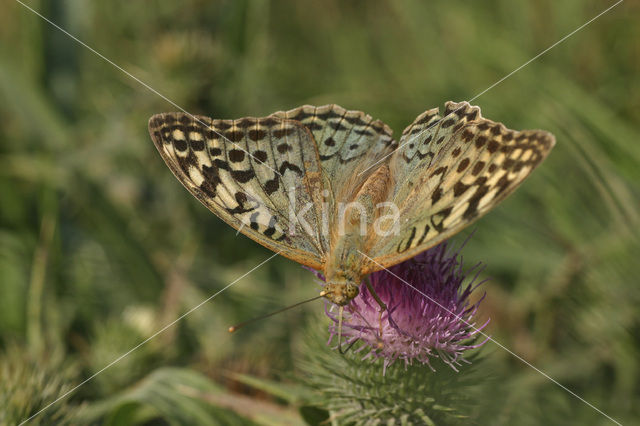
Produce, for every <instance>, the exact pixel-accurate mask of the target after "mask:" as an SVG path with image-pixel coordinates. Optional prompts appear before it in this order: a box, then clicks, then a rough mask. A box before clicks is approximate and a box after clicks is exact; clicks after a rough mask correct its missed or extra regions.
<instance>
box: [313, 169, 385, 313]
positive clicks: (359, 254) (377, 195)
mask: <svg viewBox="0 0 640 426" xmlns="http://www.w3.org/2000/svg"><path fill="white" fill-rule="evenodd" d="M389 188H390V176H389V168H388V167H387V166H386V164H383V165H382V166H380V167H379V168H378V169H377V170H375V171H374V172H372V173H370V174H369V176H368V177H366V179H364V183H362V184H361V185H358V186H357V188H356V189H355V190H354V191H353V193H352V194H351V195H350V196H349V197H348V198H347V199H349V200H352V201H351V202H350V203H347V204H346V205H344V204H343V205H339V206H337V212H336V214H335V217H336V218H337V220H336V222H334V223H333V227H332V236H331V250H330V251H329V256H328V262H327V264H326V266H325V276H326V278H327V285H325V288H324V293H326V295H325V297H326V298H327V299H329V300H330V301H331V302H333V303H335V304H337V305H340V306H343V305H347V304H348V303H349V302H350V301H351V299H353V298H355V297H356V296H357V295H358V293H359V290H358V288H359V286H360V284H361V283H362V280H363V278H364V276H365V275H366V273H367V272H368V271H367V270H368V268H367V265H368V263H369V262H368V259H367V257H366V256H365V254H366V253H367V252H368V246H369V244H370V242H371V241H372V238H373V237H374V236H375V235H376V230H375V229H374V223H375V221H376V220H377V219H378V216H379V211H378V210H377V209H376V206H377V205H378V204H379V203H381V202H383V201H385V200H386V199H387V196H388V191H389Z"/></svg>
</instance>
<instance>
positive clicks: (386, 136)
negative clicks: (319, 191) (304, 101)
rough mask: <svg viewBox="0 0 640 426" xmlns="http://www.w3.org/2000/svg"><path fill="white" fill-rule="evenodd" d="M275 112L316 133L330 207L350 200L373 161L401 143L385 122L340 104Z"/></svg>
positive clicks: (333, 209) (370, 170)
mask: <svg viewBox="0 0 640 426" xmlns="http://www.w3.org/2000/svg"><path fill="white" fill-rule="evenodd" d="M274 115H276V116H279V117H282V118H285V119H289V120H296V121H298V122H300V123H302V124H303V125H304V126H306V127H307V128H308V129H309V131H310V132H311V133H312V135H313V138H314V140H315V141H316V143H317V146H318V154H319V158H320V162H321V165H322V173H323V176H324V184H325V187H326V188H327V189H328V190H329V195H330V197H331V199H330V200H329V201H330V205H329V206H328V210H329V211H331V212H335V203H336V200H337V201H348V200H350V196H351V195H352V194H353V192H354V191H355V190H356V188H358V187H359V186H360V185H361V184H362V183H363V182H364V181H365V180H366V178H367V177H368V176H369V175H370V174H371V173H372V172H373V171H374V170H375V168H370V166H371V165H372V164H375V163H376V162H378V161H379V160H380V159H381V158H384V157H385V156H387V155H389V154H390V153H391V152H393V150H394V149H395V148H397V146H398V143H397V142H396V141H395V140H393V138H392V130H391V129H390V128H389V126H387V125H386V124H384V123H383V122H382V121H379V120H374V119H373V118H371V116H369V115H368V114H365V113H364V112H361V111H349V110H346V109H344V108H342V107H340V106H338V105H324V106H320V107H315V106H311V105H304V106H301V107H298V108H295V109H292V110H290V111H286V112H277V113H275V114H274Z"/></svg>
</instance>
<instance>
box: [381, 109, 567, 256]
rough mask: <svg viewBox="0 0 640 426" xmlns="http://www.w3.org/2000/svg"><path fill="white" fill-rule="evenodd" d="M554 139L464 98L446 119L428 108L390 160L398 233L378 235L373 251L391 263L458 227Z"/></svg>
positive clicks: (498, 196)
mask: <svg viewBox="0 0 640 426" xmlns="http://www.w3.org/2000/svg"><path fill="white" fill-rule="evenodd" d="M416 129H419V130H416ZM554 144H555V139H554V137H553V135H552V134H550V133H548V132H545V131H542V130H525V131H521V132H518V131H514V130H509V129H507V128H506V127H505V126H504V125H503V124H501V123H495V122H493V121H491V120H487V119H484V118H482V116H481V114H480V110H479V108H477V107H472V106H471V105H469V104H468V103H466V102H462V103H457V104H456V103H453V102H448V103H447V104H446V109H445V116H444V117H440V116H438V115H437V111H436V110H430V111H427V112H426V113H425V114H423V115H421V116H419V117H418V118H417V119H416V121H415V122H414V123H413V124H412V125H411V126H409V127H408V128H407V129H406V130H405V132H404V133H403V136H402V138H401V140H400V147H401V148H400V149H399V150H397V151H396V152H395V153H394V154H393V156H392V158H391V160H390V167H391V170H392V176H393V177H394V182H395V185H396V186H395V188H394V191H393V195H392V197H391V199H392V201H393V202H394V203H395V204H396V205H397V206H398V207H399V209H400V223H401V226H400V227H399V228H400V232H399V234H398V235H392V236H389V237H384V238H381V239H380V240H378V241H377V242H376V244H375V246H374V247H372V248H371V249H370V253H371V254H372V257H374V259H375V261H376V262H377V263H378V264H379V265H382V266H384V267H388V266H391V265H394V264H396V263H399V262H401V261H403V260H405V259H408V258H410V257H413V256H415V255H416V254H417V253H419V252H421V251H423V250H426V249H428V248H429V247H431V246H433V245H435V244H437V243H439V242H441V241H443V240H445V239H447V238H449V237H450V236H452V235H454V234H455V233H457V232H459V231H460V230H461V229H463V228H464V227H465V226H467V225H469V224H470V223H472V222H473V221H474V220H476V219H478V218H479V217H481V216H483V215H484V214H485V213H487V212H488V211H489V210H491V209H492V208H493V207H495V206H496V205H497V204H498V203H500V202H501V201H502V200H503V199H504V198H505V197H507V195H509V194H510V193H511V192H513V191H514V190H515V189H516V187H517V186H518V185H520V183H522V181H523V180H524V179H525V178H526V177H527V176H528V175H529V174H530V173H531V171H532V170H533V169H534V168H535V167H536V166H537V165H538V164H540V162H542V160H544V158H545V157H546V156H547V154H548V153H549V151H550V150H551V148H552V147H553V145H554ZM412 145H413V146H412ZM378 268H380V266H378Z"/></svg>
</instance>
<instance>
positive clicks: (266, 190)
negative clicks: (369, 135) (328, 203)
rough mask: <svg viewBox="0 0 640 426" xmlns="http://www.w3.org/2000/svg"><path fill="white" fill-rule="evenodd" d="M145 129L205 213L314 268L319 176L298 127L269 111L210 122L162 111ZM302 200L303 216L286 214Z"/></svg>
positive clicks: (311, 146) (318, 259) (320, 250)
mask: <svg viewBox="0 0 640 426" xmlns="http://www.w3.org/2000/svg"><path fill="white" fill-rule="evenodd" d="M149 133H150V134H151V137H152V139H153V141H154V143H155V145H156V148H157V149H158V151H159V152H160V154H161V155H162V158H163V159H164V160H165V162H166V163H167V165H168V166H169V168H170V169H171V170H172V171H173V173H174V175H175V176H176V177H177V178H178V179H179V180H180V182H182V184H183V185H184V186H185V187H186V188H187V189H188V190H189V191H190V192H191V193H192V194H193V195H194V196H195V197H196V198H198V200H200V201H201V202H202V203H203V204H204V205H205V206H206V207H207V208H209V210H211V211H212V212H213V213H215V214H216V215H217V216H218V217H220V218H221V219H222V220H224V221H225V222H227V223H228V224H229V225H231V226H233V227H234V228H236V229H238V230H239V231H240V232H242V233H243V234H245V235H247V236H248V237H250V238H252V239H253V240H255V241H257V242H258V243H260V244H262V245H264V246H266V247H268V248H270V249H271V250H274V251H281V252H282V255H284V256H286V257H289V258H291V259H293V260H295V261H297V262H299V263H302V264H304V265H307V266H310V267H312V268H314V269H321V268H322V263H323V255H324V253H325V252H326V250H327V247H326V246H325V244H324V240H323V238H322V237H321V236H320V235H319V232H318V229H319V216H318V215H319V207H318V198H319V196H318V194H320V193H321V192H322V180H321V173H320V163H319V158H318V152H317V149H316V145H315V143H314V141H313V138H312V136H311V134H310V133H309V131H308V129H307V128H306V127H304V126H303V125H301V124H300V123H299V122H295V121H291V120H285V119H282V118H280V117H275V116H269V117H266V118H243V119H240V120H212V119H210V118H208V117H203V116H191V115H188V114H183V113H166V114H158V115H155V116H153V117H152V118H151V119H150V120H149ZM292 188H295V191H294V192H293V194H290V193H289V192H288V191H289V190H291V189H292ZM309 203H310V204H311V205H312V208H309V209H307V210H308V214H307V216H306V218H303V219H305V220H300V219H299V218H297V217H296V216H295V215H291V212H294V211H297V210H299V209H302V208H304V207H305V206H306V205H309Z"/></svg>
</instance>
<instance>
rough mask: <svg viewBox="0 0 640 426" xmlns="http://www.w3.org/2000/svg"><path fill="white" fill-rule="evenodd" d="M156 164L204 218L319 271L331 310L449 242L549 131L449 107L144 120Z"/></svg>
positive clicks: (533, 156)
mask: <svg viewBox="0 0 640 426" xmlns="http://www.w3.org/2000/svg"><path fill="white" fill-rule="evenodd" d="M149 132H150V134H151V137H152V139H153V141H154V143H155V145H156V147H157V149H158V151H159V152H160V154H161V155H162V157H163V159H164V160H165V162H166V163H167V165H168V166H169V167H170V169H171V170H172V171H173V173H174V174H175V175H176V177H177V178H178V179H179V180H180V181H181V182H182V184H183V185H184V186H185V187H186V188H187V189H188V190H189V191H190V192H191V193H192V194H193V195H194V196H196V197H197V198H198V199H199V200H200V201H201V202H202V203H203V204H204V205H205V206H206V207H208V208H209V209H210V210H211V211H212V212H213V213H215V214H216V215H217V216H219V217H220V218H221V219H223V220H224V221H225V222H227V223H228V224H230V225H231V226H233V227H234V228H236V229H238V230H239V231H240V232H242V233H243V234H245V235H247V236H248V237H250V238H252V239H254V240H255V241H257V242H259V243H260V244H262V245H264V246H266V247H268V248H270V249H272V250H274V251H276V252H279V253H281V254H282V255H284V256H286V257H289V258H291V259H293V260H295V261H297V262H299V263H301V264H303V265H306V266H309V267H311V268H313V269H316V270H319V271H322V272H323V273H324V276H325V278H326V281H327V285H326V286H325V288H324V290H323V294H324V295H325V297H327V298H328V299H329V300H331V301H332V302H334V303H336V304H338V305H345V304H347V303H348V302H349V301H350V300H351V299H352V298H353V297H355V296H356V295H357V294H358V286H359V284H360V283H361V282H362V280H363V278H364V277H365V276H366V275H367V274H369V273H371V272H374V271H376V270H379V269H382V268H386V267H389V266H392V265H394V264H397V263H399V262H401V261H403V260H405V259H408V258H410V257H413V256H415V255H416V254H418V253H419V252H421V251H423V250H426V249H428V248H429V247H432V246H434V245H436V244H438V243H439V242H441V241H443V240H445V239H447V238H449V237H450V236H452V235H453V234H455V233H456V232H458V231H460V230H461V229H462V228H464V227H465V226H467V225H469V224H470V223H472V222H473V221H474V220H476V219H478V218H479V217H481V216H482V215H483V214H485V213H486V212H488V211H489V210H490V209H491V208H492V207H494V206H495V205H497V204H498V203H499V202H500V201H501V200H503V199H504V198H505V197H506V196H507V195H508V194H510V193H511V192H512V191H513V190H515V188H516V187H517V186H518V185H519V184H520V183H521V182H522V180H524V178H526V177H527V176H528V175H529V173H530V172H531V171H532V170H533V168H534V167H535V166H537V165H538V164H539V163H540V162H541V161H542V160H543V159H544V158H545V157H546V155H547V154H548V152H549V151H550V149H551V148H552V147H553V145H554V143H555V141H554V138H553V135H551V134H549V133H547V132H544V131H540V130H533V131H522V132H517V131H513V130H509V129H507V128H506V127H505V126H503V125H502V124H500V123H495V122H493V121H490V120H487V119H484V118H482V117H481V115H480V110H479V108H478V107H473V106H471V105H469V104H468V103H466V102H461V103H457V104H456V103H453V102H448V103H447V104H446V105H445V114H444V116H440V115H439V113H438V110H437V109H432V110H428V111H426V112H425V113H423V114H421V115H420V116H418V117H417V118H416V120H415V121H414V122H413V124H411V125H410V126H409V127H407V128H406V129H405V131H404V132H403V134H402V137H401V138H400V140H399V142H396V141H395V140H394V139H393V138H392V135H391V134H392V132H391V129H390V128H389V127H388V126H387V125H385V124H384V123H382V122H380V121H378V120H373V119H372V118H371V117H370V116H368V115H366V114H364V113H362V112H359V111H347V110H345V109H343V108H341V107H339V106H337V105H325V106H322V107H313V106H309V105H305V106H302V107H299V108H296V109H293V110H290V111H286V112H284V111H281V112H276V113H274V114H272V115H270V116H268V117H264V118H252V117H249V118H243V119H239V120H212V119H210V118H208V117H202V116H190V115H187V114H182V113H166V114H158V115H155V116H153V117H152V118H151V119H150V121H149Z"/></svg>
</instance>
